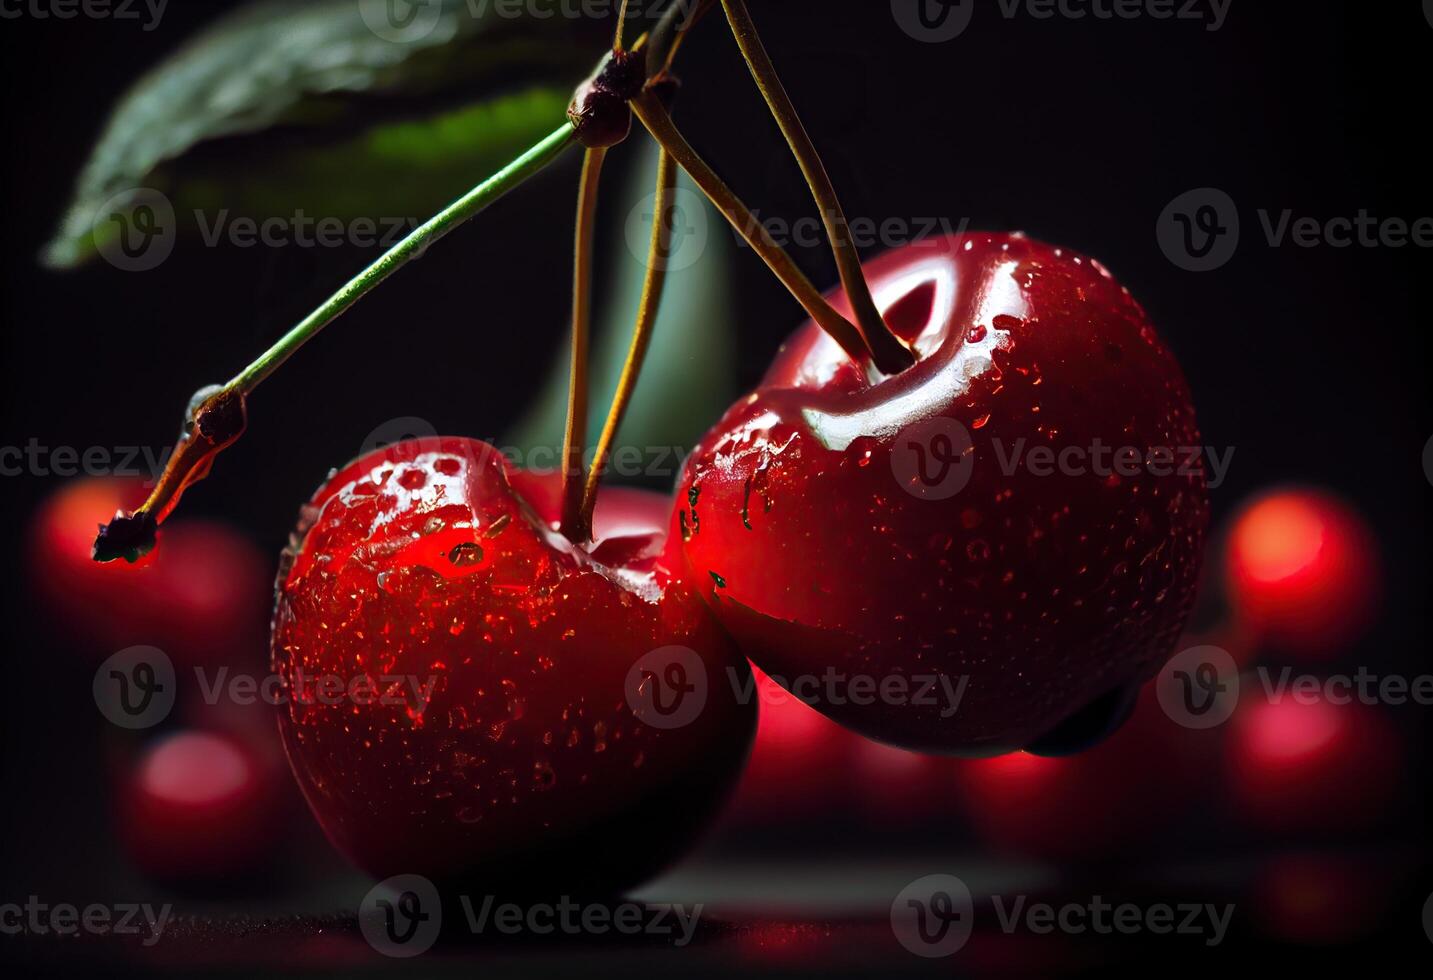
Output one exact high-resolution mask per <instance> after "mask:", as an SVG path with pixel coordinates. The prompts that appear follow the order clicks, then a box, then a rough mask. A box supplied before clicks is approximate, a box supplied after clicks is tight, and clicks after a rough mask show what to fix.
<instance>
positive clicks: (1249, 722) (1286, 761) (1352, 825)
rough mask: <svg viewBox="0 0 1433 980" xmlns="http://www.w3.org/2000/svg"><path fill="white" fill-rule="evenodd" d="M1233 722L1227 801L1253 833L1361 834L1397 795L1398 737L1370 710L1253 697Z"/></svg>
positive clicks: (1287, 698)
mask: <svg viewBox="0 0 1433 980" xmlns="http://www.w3.org/2000/svg"><path fill="white" fill-rule="evenodd" d="M1229 724H1230V733H1229V744H1228V766H1229V795H1230V797H1231V801H1232V804H1233V806H1234V808H1235V811H1236V813H1237V814H1238V815H1239V816H1240V817H1241V818H1242V819H1243V820H1244V821H1246V822H1247V823H1248V824H1250V825H1252V826H1254V827H1257V828H1260V829H1264V830H1269V831H1274V832H1278V833H1280V834H1286V833H1292V832H1299V831H1313V832H1316V831H1344V830H1352V829H1363V828H1367V827H1371V826H1374V825H1376V824H1377V822H1378V820H1379V819H1380V818H1381V817H1383V816H1384V815H1385V813H1386V811H1387V808H1388V806H1389V804H1390V802H1391V801H1392V800H1393V797H1394V795H1395V793H1396V792H1397V789H1398V785H1399V778H1400V761H1399V760H1400V756H1401V749H1400V745H1399V740H1398V736H1397V733H1396V732H1395V731H1394V730H1393V727H1392V725H1390V724H1389V722H1388V720H1387V719H1386V718H1385V717H1384V716H1383V715H1382V714H1381V713H1380V712H1379V711H1378V710H1376V709H1375V708H1373V707H1371V706H1369V705H1365V704H1362V703H1360V702H1357V701H1352V702H1350V703H1348V704H1334V703H1332V702H1330V701H1324V700H1320V701H1298V700H1295V699H1294V698H1293V696H1292V695H1287V696H1285V697H1283V698H1282V699H1280V700H1278V701H1272V700H1265V699H1263V698H1255V697H1252V696H1251V697H1249V698H1247V699H1246V701H1245V703H1243V704H1241V705H1240V706H1239V709H1238V710H1237V711H1236V712H1235V713H1234V716H1233V718H1232V719H1231V720H1230V723H1229Z"/></svg>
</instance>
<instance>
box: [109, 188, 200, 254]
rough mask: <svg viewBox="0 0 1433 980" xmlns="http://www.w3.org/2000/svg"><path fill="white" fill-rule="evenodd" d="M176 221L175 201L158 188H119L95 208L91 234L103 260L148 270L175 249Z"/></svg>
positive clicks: (177, 229)
mask: <svg viewBox="0 0 1433 980" xmlns="http://www.w3.org/2000/svg"><path fill="white" fill-rule="evenodd" d="M178 233H179V222H178V220H177V219H176V218H175V216H174V205H173V203H171V202H170V200H169V198H168V197H166V196H165V195H164V194H163V193H161V192H160V191H157V190H155V189H154V188H152V187H140V188H136V189H134V190H128V191H121V192H120V193H118V194H116V195H114V196H113V197H111V198H110V199H109V200H108V201H105V202H104V204H102V205H101V206H100V208H99V210H97V211H96V212H95V216H94V222H93V223H92V225H91V235H92V238H93V241H94V245H95V249H96V251H98V252H99V253H100V255H102V256H103V257H104V260H105V261H106V262H108V263H109V264H110V265H112V266H114V267H115V268H116V269H123V270H124V271H125V272H148V271H149V270H150V269H156V268H158V267H159V266H160V265H163V264H164V260H165V259H167V258H169V256H170V254H171V253H172V252H173V251H174V243H175V240H176V239H177V238H178Z"/></svg>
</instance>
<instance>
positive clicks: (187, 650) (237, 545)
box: [31, 478, 273, 664]
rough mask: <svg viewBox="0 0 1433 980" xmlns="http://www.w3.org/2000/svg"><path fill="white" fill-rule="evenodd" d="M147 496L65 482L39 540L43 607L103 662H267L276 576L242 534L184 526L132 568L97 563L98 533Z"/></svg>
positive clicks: (109, 484) (114, 484) (131, 485)
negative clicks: (133, 655) (127, 657)
mask: <svg viewBox="0 0 1433 980" xmlns="http://www.w3.org/2000/svg"><path fill="white" fill-rule="evenodd" d="M146 492H147V491H146V490H145V488H144V487H143V485H142V483H141V482H140V481H139V480H125V479H119V478H90V479H83V480H77V481H74V482H72V483H68V484H66V485H65V486H64V487H63V488H62V489H61V490H60V491H59V492H58V493H56V494H55V495H54V496H53V497H52V498H51V499H50V500H49V501H48V502H47V503H46V504H45V506H44V508H43V509H42V510H41V512H40V514H39V516H38V518H37V520H36V521H35V530H34V534H33V538H32V542H31V550H32V554H33V556H34V567H35V569H36V572H35V580H36V582H37V583H38V586H39V590H40V593H41V597H42V598H43V600H44V601H45V602H46V604H47V605H49V606H50V607H51V608H52V609H53V610H54V611H55V613H56V615H57V619H58V621H59V622H60V623H61V624H62V625H63V626H64V627H65V628H66V629H69V630H71V631H72V632H74V633H75V634H76V635H78V636H80V637H81V638H83V639H84V640H85V641H86V642H87V643H90V644H93V645H94V646H95V647H96V648H97V649H96V650H95V653H96V654H97V655H99V656H101V657H103V656H108V655H109V654H110V653H113V652H114V651H115V650H117V649H120V648H122V647H125V646H132V645H136V644H148V645H152V646H157V647H159V648H160V649H162V650H164V652H165V653H166V654H168V655H169V656H171V657H173V658H175V659H176V660H180V661H182V662H188V663H195V664H198V663H213V662H231V661H232V660H233V659H234V658H236V657H241V658H243V657H245V656H247V659H253V660H260V659H261V658H262V650H263V630H264V626H265V624H266V623H267V621H268V608H269V602H270V595H271V590H272V584H271V583H272V580H273V571H272V568H271V566H270V564H269V561H268V559H266V558H265V557H264V556H263V554H262V553H261V552H260V551H259V549H258V548H257V547H255V546H254V544H253V543H252V542H250V541H249V540H248V539H247V538H245V537H244V536H243V535H241V534H240V533H239V532H237V531H235V530H232V529H231V528H229V527H227V526H226V525H223V524H219V523H215V522H211V521H196V520H179V521H175V522H173V523H172V524H167V525H165V527H164V530H163V531H162V532H161V533H160V542H161V543H160V546H159V547H158V548H157V549H156V550H155V551H154V552H152V553H150V554H149V555H147V556H146V557H145V558H144V559H142V560H141V561H140V562H138V563H136V564H134V565H129V564H126V563H124V562H112V563H109V564H100V563H98V562H95V561H93V560H92V559H91V557H90V550H91V547H92V545H93V542H94V534H95V528H96V527H98V526H99V525H100V524H102V523H104V522H105V521H108V520H110V519H111V518H113V517H114V514H115V512H116V511H117V510H119V509H121V508H132V507H136V506H138V505H139V504H140V503H142V502H143V500H144V497H145V494H146Z"/></svg>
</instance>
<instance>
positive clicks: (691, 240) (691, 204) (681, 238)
mask: <svg viewBox="0 0 1433 980" xmlns="http://www.w3.org/2000/svg"><path fill="white" fill-rule="evenodd" d="M658 220H661V221H665V222H666V223H667V227H668V229H669V232H668V234H669V238H668V241H669V243H670V244H669V246H668V249H667V255H666V257H665V258H661V257H658V259H657V261H658V262H659V263H660V268H661V269H664V270H665V271H667V272H680V271H681V270H683V269H687V268H690V267H691V266H693V265H695V264H696V263H697V262H698V261H699V260H700V259H701V257H702V256H703V255H704V254H706V250H707V237H708V235H709V234H710V231H709V229H708V226H707V209H706V202H705V201H703V200H702V198H701V197H699V196H698V195H696V194H694V193H693V192H691V191H689V190H687V189H686V188H685V187H678V188H676V189H675V190H674V191H673V192H672V195H671V200H670V201H669V202H668V204H667V207H666V210H665V212H664V213H663V214H661V215H658V214H657V194H656V192H655V191H654V192H652V193H651V194H648V195H647V196H646V197H644V198H642V199H641V200H640V201H638V202H637V204H636V205H635V206H634V207H633V208H632V210H631V211H629V212H628V214H627V224H626V225H625V227H624V228H623V234H624V236H625V238H626V241H627V250H628V251H629V252H631V253H632V256H633V257H634V258H636V260H637V261H638V262H640V263H642V265H643V266H646V264H647V259H648V254H649V251H650V245H651V242H652V223H653V222H654V221H658Z"/></svg>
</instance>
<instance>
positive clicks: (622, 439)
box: [504, 143, 738, 485]
mask: <svg viewBox="0 0 1433 980" xmlns="http://www.w3.org/2000/svg"><path fill="white" fill-rule="evenodd" d="M633 170H634V173H633V174H632V180H631V182H630V185H629V186H628V187H626V188H624V193H623V199H622V205H621V206H620V207H619V208H618V209H616V211H615V213H616V215H617V216H618V219H619V221H620V222H621V225H620V226H619V227H617V228H616V229H614V234H613V235H612V238H611V241H610V244H609V246H608V248H609V251H610V254H611V255H612V256H613V257H614V259H615V261H614V263H613V265H614V269H613V275H614V280H615V283H616V286H615V288H613V289H612V290H609V291H608V292H609V293H610V294H611V302H610V303H609V304H608V307H609V308H608V309H606V310H604V311H602V313H601V314H600V315H599V319H598V322H597V324H595V325H594V337H593V357H592V382H591V383H592V388H591V397H592V406H591V412H590V414H591V418H592V422H591V431H590V432H589V433H588V439H587V445H588V449H589V451H590V450H591V447H592V446H593V445H595V444H596V442H597V437H598V436H599V435H600V434H601V431H602V424H603V421H604V420H605V418H606V416H607V406H608V405H609V404H610V403H611V400H612V395H613V393H614V392H615V391H616V390H617V380H618V378H619V377H620V376H621V374H622V366H623V364H624V363H625V361H626V358H627V348H628V345H629V343H630V342H631V337H632V323H633V321H634V320H635V319H636V316H637V307H638V304H639V302H640V299H641V295H642V281H643V278H644V275H645V272H646V266H645V259H646V253H645V249H646V243H647V236H648V234H649V233H650V230H651V224H650V221H651V207H652V193H653V189H654V187H655V182H656V179H657V151H656V148H655V146H653V145H651V144H650V143H648V144H647V147H646V149H645V150H644V155H643V158H642V161H641V165H640V166H638V167H634V168H633ZM677 187H678V190H677V195H676V206H677V208H678V211H677V213H676V225H675V227H676V236H675V237H674V239H673V244H674V249H673V261H672V265H671V266H670V267H669V269H668V272H667V285H666V290H665V292H664V293H663V296H662V306H661V310H660V312H659V313H658V316H657V323H656V326H655V328H654V330H653V334H652V343H651V346H650V347H649V348H648V351H647V360H646V364H645V365H644V367H643V369H642V375H641V378H640V379H639V380H638V382H637V389H636V391H635V392H634V393H633V397H632V403H631V406H630V407H629V408H628V410H627V417H626V418H625V419H624V420H623V424H622V429H621V431H620V432H619V433H618V437H617V440H616V442H615V446H614V450H613V453H614V456H613V458H614V466H613V467H612V470H613V471H614V472H612V474H611V477H610V479H612V480H613V482H627V483H631V482H642V481H643V480H645V481H646V482H648V483H652V482H654V481H655V482H660V483H662V484H668V485H669V484H671V483H672V482H674V481H675V479H676V473H675V459H674V457H673V455H672V454H669V453H667V452H666V451H667V450H668V449H672V450H679V451H681V452H682V453H685V452H687V451H689V450H690V449H691V448H692V446H693V445H695V443H696V440H697V439H699V438H700V437H701V436H702V434H703V433H704V432H705V431H706V430H707V429H708V428H709V427H710V426H711V425H712V424H714V423H715V422H716V420H717V418H718V417H720V415H721V413H722V412H723V411H725V410H726V407H727V405H728V404H729V403H730V402H731V400H732V399H733V398H734V397H736V395H737V393H738V392H737V390H736V344H735V341H734V335H735V324H734V322H733V312H732V307H731V302H730V280H729V278H728V267H729V264H730V259H731V244H730V236H728V235H726V234H724V232H725V230H726V223H725V221H724V220H723V219H722V217H721V216H720V215H719V214H718V213H717V212H716V210H715V209H713V208H712V207H711V205H710V204H709V203H708V202H707V201H706V199H705V198H704V197H702V195H701V193H700V192H699V191H697V189H696V187H695V185H693V184H692V183H691V181H690V180H689V179H688V178H687V176H686V174H685V173H682V174H680V176H679V179H678V185H677ZM567 382H568V350H567V346H566V345H565V344H564V345H563V349H562V350H561V352H560V353H559V354H558V356H557V357H556V358H555V363H554V364H553V367H552V370H551V375H550V377H549V379H548V381H547V384H546V385H545V387H544V389H543V393H542V394H541V395H540V396H539V397H538V398H537V400H536V401H535V402H534V403H533V405H532V407H531V409H530V410H529V413H528V415H527V416H526V417H525V418H524V419H523V420H522V421H521V422H520V423H519V424H518V425H517V426H516V427H515V428H514V430H513V432H512V433H511V435H510V437H509V438H507V439H505V440H504V445H505V446H509V447H512V448H514V449H517V450H518V451H519V452H521V453H524V454H532V453H533V451H534V450H536V449H541V450H542V456H541V457H540V458H542V459H548V460H550V459H554V458H557V456H556V452H557V450H559V449H560V447H561V446H562V439H563V430H564V428H565V424H566V419H567ZM623 447H626V448H627V449H628V451H629V452H633V451H635V452H633V458H635V457H636V455H637V454H640V457H641V459H642V463H641V469H642V472H641V473H632V472H627V470H625V469H624V468H623V467H622V466H620V465H617V456H616V454H617V453H618V452H620V451H621V450H622V448H623ZM663 457H665V458H663ZM534 458H539V457H534ZM649 470H650V471H651V472H649Z"/></svg>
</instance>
